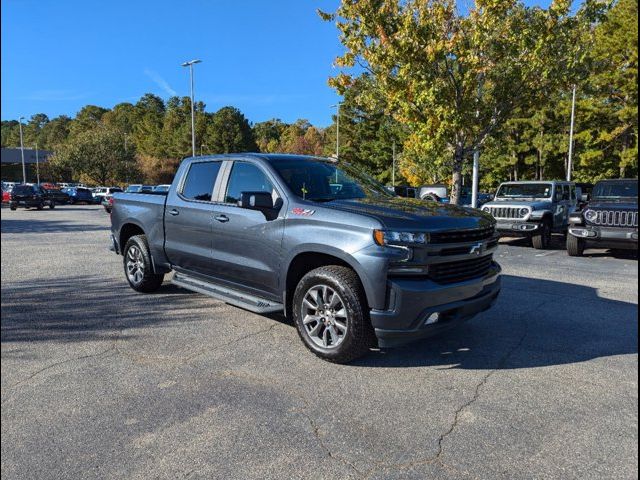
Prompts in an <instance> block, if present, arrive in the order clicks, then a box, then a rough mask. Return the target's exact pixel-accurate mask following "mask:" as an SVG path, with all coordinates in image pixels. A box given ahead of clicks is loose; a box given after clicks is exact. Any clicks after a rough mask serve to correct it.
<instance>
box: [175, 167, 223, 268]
mask: <svg viewBox="0 0 640 480" xmlns="http://www.w3.org/2000/svg"><path fill="white" fill-rule="evenodd" d="M221 166H222V162H219V161H202V162H193V163H191V164H190V166H189V170H188V172H187V174H186V176H185V178H184V181H183V182H182V184H181V185H178V186H177V189H175V190H173V189H172V190H171V191H170V192H169V194H168V197H167V204H166V207H165V213H164V216H165V252H166V255H167V258H168V259H169V261H170V262H171V264H172V265H173V266H174V267H177V268H178V269H182V270H187V271H190V272H195V273H200V274H204V275H210V274H211V273H212V264H211V247H212V229H213V225H212V222H213V216H212V215H213V207H214V204H213V202H212V195H213V191H214V185H215V182H216V179H217V177H218V174H219V172H220V170H221Z"/></svg>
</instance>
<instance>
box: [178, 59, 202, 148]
mask: <svg viewBox="0 0 640 480" xmlns="http://www.w3.org/2000/svg"><path fill="white" fill-rule="evenodd" d="M201 62H202V60H191V61H189V62H184V63H183V64H182V66H183V67H189V78H190V80H191V151H192V153H193V156H194V157H195V156H196V113H195V107H194V102H193V66H194V65H195V64H196V63H201Z"/></svg>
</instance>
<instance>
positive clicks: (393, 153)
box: [391, 140, 396, 187]
mask: <svg viewBox="0 0 640 480" xmlns="http://www.w3.org/2000/svg"><path fill="white" fill-rule="evenodd" d="M391 163H392V165H391V186H392V187H395V186H396V141H395V140H394V141H393V146H392V147H391Z"/></svg>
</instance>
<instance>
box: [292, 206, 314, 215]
mask: <svg viewBox="0 0 640 480" xmlns="http://www.w3.org/2000/svg"><path fill="white" fill-rule="evenodd" d="M291 213H293V214H294V215H302V216H304V217H308V216H310V215H313V214H314V213H316V211H315V210H309V209H308V208H294V209H292V210H291Z"/></svg>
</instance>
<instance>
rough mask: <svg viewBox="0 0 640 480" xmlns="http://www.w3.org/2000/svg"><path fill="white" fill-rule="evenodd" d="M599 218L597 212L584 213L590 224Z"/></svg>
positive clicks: (588, 211)
mask: <svg viewBox="0 0 640 480" xmlns="http://www.w3.org/2000/svg"><path fill="white" fill-rule="evenodd" d="M597 216H598V212H596V211H595V210H587V211H585V212H584V218H586V219H587V221H589V222H593V221H594V220H595V219H596V217H597Z"/></svg>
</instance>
